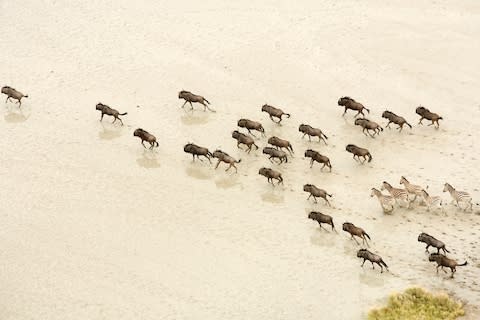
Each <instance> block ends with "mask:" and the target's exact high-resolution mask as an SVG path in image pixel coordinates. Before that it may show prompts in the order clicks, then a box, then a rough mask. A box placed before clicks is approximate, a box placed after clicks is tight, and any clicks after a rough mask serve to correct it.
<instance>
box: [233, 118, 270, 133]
mask: <svg viewBox="0 0 480 320" xmlns="http://www.w3.org/2000/svg"><path fill="white" fill-rule="evenodd" d="M237 125H238V126H239V127H240V128H245V129H247V130H248V133H250V134H251V135H252V136H254V137H255V135H254V134H253V133H252V132H251V131H250V130H256V131H259V132H260V133H261V134H262V136H265V129H264V128H263V126H262V124H261V123H260V122H257V121H253V120H249V119H240V120H238V122H237Z"/></svg>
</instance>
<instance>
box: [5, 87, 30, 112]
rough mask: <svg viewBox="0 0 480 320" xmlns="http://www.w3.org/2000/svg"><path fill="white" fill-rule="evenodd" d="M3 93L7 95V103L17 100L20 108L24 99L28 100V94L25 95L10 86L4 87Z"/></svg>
mask: <svg viewBox="0 0 480 320" xmlns="http://www.w3.org/2000/svg"><path fill="white" fill-rule="evenodd" d="M2 93H3V94H6V95H7V99H6V100H5V103H7V101H8V100H11V99H15V100H17V103H18V107H19V108H20V107H21V106H22V98H28V94H23V93H21V92H20V91H18V90H15V89H13V88H12V87H9V86H4V87H2Z"/></svg>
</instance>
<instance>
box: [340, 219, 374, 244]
mask: <svg viewBox="0 0 480 320" xmlns="http://www.w3.org/2000/svg"><path fill="white" fill-rule="evenodd" d="M342 229H343V231H346V232H348V233H350V235H351V236H352V239H353V240H355V242H356V243H357V244H360V243H358V241H357V239H355V238H354V236H356V237H359V238H361V239H362V240H363V241H362V242H363V243H366V244H367V246H368V242H367V238H368V239H369V240H370V236H369V235H368V234H367V233H366V232H365V230H363V229H362V228H360V227H357V226H355V225H354V224H353V223H351V222H344V223H343V225H342ZM365 237H367V238H365Z"/></svg>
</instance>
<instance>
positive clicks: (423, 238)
mask: <svg viewBox="0 0 480 320" xmlns="http://www.w3.org/2000/svg"><path fill="white" fill-rule="evenodd" d="M1 92H2V93H3V94H5V95H7V99H6V101H5V103H7V102H8V101H9V100H10V101H12V102H13V100H16V103H17V104H18V106H19V107H21V104H22V98H28V95H26V94H23V93H21V92H19V91H18V90H15V89H13V88H11V87H9V86H4V87H2V88H1ZM178 98H179V99H183V100H185V101H184V103H183V105H182V108H184V107H185V105H186V104H187V103H189V104H190V108H191V109H192V110H193V103H199V104H201V105H203V107H204V111H206V110H207V109H208V110H210V111H212V112H215V111H214V110H212V109H211V108H210V106H209V105H210V102H209V101H208V100H207V99H206V98H205V97H203V96H200V95H196V94H193V93H191V92H189V91H185V90H182V91H180V92H179V94H178ZM338 105H339V106H342V107H344V112H343V115H342V116H345V114H346V113H347V111H348V110H353V111H356V112H357V113H356V114H355V116H354V117H355V118H356V119H355V121H354V124H355V125H358V126H360V127H362V132H363V133H364V134H365V135H366V136H367V134H368V135H369V136H370V137H372V138H375V135H380V134H381V132H382V131H383V130H384V129H383V128H382V127H381V126H380V125H379V124H378V123H377V122H375V121H372V120H370V119H367V118H365V113H364V111H366V112H367V113H368V114H370V109H367V108H366V107H365V106H364V105H363V104H361V103H359V102H357V101H355V100H354V99H352V98H350V97H341V98H340V99H339V100H338ZM95 108H96V110H98V111H100V112H101V117H100V121H102V120H103V117H104V115H108V116H111V117H113V118H114V119H113V122H112V123H115V122H116V121H117V120H118V121H119V123H120V125H122V126H123V121H122V119H121V118H120V116H125V115H127V112H124V113H120V112H119V111H118V110H116V109H114V108H112V107H110V106H108V105H106V104H103V103H98V104H97V105H96V107H95ZM261 111H262V112H266V113H267V114H268V115H269V118H270V119H271V120H272V121H273V122H275V123H277V124H279V125H280V123H281V122H282V120H283V116H285V117H287V118H290V117H291V115H290V114H289V113H286V112H284V111H283V110H281V109H280V108H276V107H273V106H271V105H268V104H264V105H263V106H262V107H261ZM415 113H416V114H418V115H419V116H420V120H419V124H422V121H423V120H424V119H426V120H429V121H431V123H430V124H429V126H430V125H434V126H435V128H437V129H438V128H439V126H440V124H439V120H443V118H442V117H441V116H439V115H438V114H436V113H433V112H431V111H430V110H429V109H427V108H425V107H422V106H419V107H417V108H416V110H415ZM359 115H362V118H357V116H359ZM382 117H383V118H385V119H387V120H388V124H387V125H386V127H388V128H390V124H392V123H393V124H396V125H397V126H398V127H397V130H399V132H401V131H402V130H403V126H404V125H406V126H408V127H409V128H410V129H412V126H411V125H410V124H409V123H408V122H407V121H406V120H405V118H404V117H401V116H398V115H396V114H395V113H393V112H392V111H389V110H385V111H384V112H383V113H382ZM275 119H277V120H275ZM237 126H238V127H239V128H244V129H246V130H247V133H246V134H245V133H242V132H240V131H239V130H234V131H233V132H232V138H233V139H235V140H236V141H237V147H238V148H241V145H244V146H246V149H245V151H246V152H247V153H250V152H251V151H252V147H255V150H258V149H259V146H258V145H257V144H256V143H255V139H254V138H257V137H256V136H255V135H254V134H253V133H252V131H257V132H259V133H260V134H261V136H262V137H266V134H265V129H264V127H263V125H262V124H261V123H260V122H257V121H253V120H250V119H245V118H242V119H240V120H238V122H237ZM298 131H299V132H300V133H302V134H303V136H302V138H303V137H305V135H307V136H308V139H309V141H311V138H312V137H318V139H319V140H318V142H320V141H323V143H324V144H325V145H327V140H328V137H327V136H326V135H325V133H324V132H323V131H322V130H321V129H319V128H315V127H312V126H311V125H309V124H303V123H302V124H300V126H299V129H298ZM133 136H135V137H138V138H140V139H141V144H142V145H143V147H144V148H147V147H146V146H145V144H144V142H145V141H146V142H147V143H148V144H149V145H150V147H149V149H153V148H154V147H158V146H159V143H158V142H157V139H156V137H155V136H154V135H153V134H151V133H150V132H148V131H146V130H144V129H142V128H137V129H135V130H134V132H133ZM267 144H268V145H270V146H265V147H264V148H263V149H262V153H263V154H265V155H267V156H268V159H269V160H270V161H271V162H272V163H273V162H274V161H276V163H277V164H279V165H280V164H282V163H286V162H288V156H289V155H290V156H292V155H293V153H294V151H293V147H292V145H291V143H290V142H289V141H288V140H285V139H282V138H279V137H277V136H272V137H270V138H268V140H267ZM183 150H184V152H186V153H188V154H190V155H192V158H193V161H195V157H197V159H199V160H201V158H200V157H203V158H206V159H207V160H208V161H209V162H210V163H211V159H212V158H215V159H217V164H216V166H215V169H217V168H218V166H219V165H220V163H221V162H224V163H225V164H226V165H227V166H228V167H227V169H226V170H225V171H228V170H229V169H231V168H232V167H233V168H234V169H235V172H237V170H238V168H237V166H236V164H239V163H240V162H241V159H238V160H237V159H235V158H233V157H232V156H230V155H229V154H228V153H226V152H224V151H222V150H215V151H213V152H210V151H209V149H208V148H205V147H201V146H198V145H196V144H194V143H187V144H186V145H185V146H184V149H183ZM345 150H346V151H347V152H349V153H351V154H353V159H354V160H355V161H358V162H359V163H360V164H364V163H365V162H371V161H372V159H373V157H372V155H371V154H370V152H369V151H368V150H367V149H366V148H362V147H359V146H356V145H354V144H347V145H346V148H345ZM287 152H288V153H287ZM304 157H305V158H310V168H312V167H313V164H314V163H315V162H318V163H319V164H321V165H322V167H321V168H320V170H321V171H322V170H323V169H324V168H325V167H327V168H328V169H329V172H331V171H332V164H331V162H330V159H329V158H328V157H327V156H325V155H322V154H320V153H319V152H318V151H315V150H313V149H307V150H306V151H305V152H304ZM201 161H202V160H201ZM258 174H259V175H262V176H264V177H265V178H267V181H268V183H271V184H272V186H274V180H275V181H276V182H277V184H283V181H284V180H283V177H282V173H281V172H279V171H277V170H274V169H272V168H266V167H262V168H260V169H259V171H258ZM399 183H400V184H401V185H403V188H396V187H393V186H392V185H391V184H390V183H388V182H386V181H383V183H382V184H381V188H380V190H378V189H376V188H372V189H371V196H372V197H374V196H375V197H377V199H378V201H379V203H380V206H381V207H382V209H383V211H384V212H385V213H390V212H392V211H393V210H394V208H395V206H397V205H399V206H405V207H407V208H410V207H411V206H412V205H415V204H418V203H423V204H424V205H426V206H427V210H428V211H429V210H431V209H432V208H440V209H442V210H443V207H442V199H441V198H440V197H439V196H431V195H429V193H428V192H427V188H428V187H426V188H423V187H421V186H419V185H415V184H412V183H410V182H409V181H408V180H407V179H406V178H405V177H403V176H402V177H401V178H400V181H399ZM381 190H387V192H388V193H389V194H388V195H386V194H383V193H382V192H381ZM303 191H305V192H307V193H309V196H308V198H307V200H308V199H310V198H311V197H313V200H314V202H315V203H317V198H322V199H323V200H324V202H325V203H326V204H327V205H328V206H331V204H330V201H329V199H328V198H331V197H332V194H330V193H328V192H327V191H326V190H324V189H321V188H319V187H317V186H315V185H313V184H305V185H304V186H303ZM443 191H444V192H449V194H450V195H451V198H452V202H455V203H456V205H457V206H458V207H459V208H462V205H463V209H464V210H467V209H470V210H473V203H472V197H471V196H470V194H468V193H467V192H464V191H457V190H456V189H455V188H454V187H452V186H451V185H450V184H449V183H445V185H444V189H443ZM308 218H309V219H312V220H314V221H316V222H318V224H319V226H320V229H323V227H322V223H323V224H328V225H330V226H331V228H332V230H334V231H335V232H336V230H335V225H334V222H333V217H331V216H329V215H326V214H324V213H321V212H319V211H311V212H310V213H309V214H308ZM342 230H343V231H345V232H347V233H349V234H350V236H351V239H353V240H354V241H355V242H356V243H357V244H359V242H358V241H357V239H356V238H355V237H357V238H360V239H361V240H362V243H363V244H365V245H366V246H368V240H370V236H369V235H368V234H367V233H366V232H365V230H364V229H362V228H361V227H358V226H355V225H354V224H353V223H351V222H344V223H343V224H342ZM418 241H419V242H424V243H425V244H426V245H427V246H426V251H428V248H429V247H430V246H431V247H434V248H436V249H437V253H432V254H430V255H429V257H428V260H429V261H431V262H436V263H437V273H438V268H440V267H441V268H442V270H443V271H445V270H444V267H447V268H450V270H451V276H452V277H453V275H454V273H455V272H456V267H457V266H465V265H467V262H464V263H462V264H459V263H458V262H457V261H456V260H453V259H451V258H448V257H447V256H446V254H447V253H449V251H448V250H447V249H446V246H445V244H444V243H443V242H442V241H440V240H437V239H436V238H434V237H433V236H431V235H428V234H426V233H421V234H420V235H419V236H418ZM440 250H442V251H443V254H442V253H440ZM357 257H358V258H361V259H363V263H362V267H363V265H364V263H365V261H366V260H368V261H370V262H371V263H372V267H373V268H375V267H374V264H377V265H378V266H379V267H380V268H381V272H383V268H384V267H385V268H386V269H387V270H388V266H387V264H386V263H385V262H384V261H383V259H382V258H381V257H380V256H379V255H377V254H374V253H373V252H370V251H369V250H367V249H365V248H362V249H360V250H358V252H357ZM445 272H446V271H445Z"/></svg>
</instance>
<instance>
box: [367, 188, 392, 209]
mask: <svg viewBox="0 0 480 320" xmlns="http://www.w3.org/2000/svg"><path fill="white" fill-rule="evenodd" d="M373 196H376V197H377V198H378V201H379V202H380V205H381V206H382V209H383V212H384V213H388V212H392V211H393V208H394V207H393V206H394V205H395V198H394V197H392V196H387V195H384V194H382V193H381V192H380V190H378V189H375V188H372V193H371V194H370V197H373Z"/></svg>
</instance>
